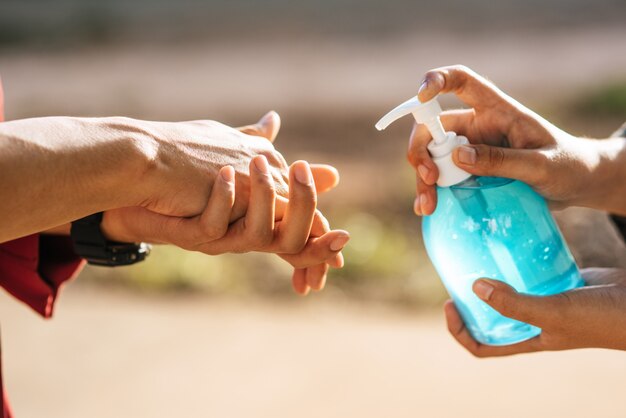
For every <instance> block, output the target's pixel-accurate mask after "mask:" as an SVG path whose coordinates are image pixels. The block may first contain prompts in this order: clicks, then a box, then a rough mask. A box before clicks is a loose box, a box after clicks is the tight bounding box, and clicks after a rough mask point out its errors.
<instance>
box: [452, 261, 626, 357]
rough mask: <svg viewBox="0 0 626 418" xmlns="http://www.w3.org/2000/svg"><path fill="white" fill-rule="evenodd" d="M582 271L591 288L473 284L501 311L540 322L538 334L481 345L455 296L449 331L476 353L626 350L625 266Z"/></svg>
mask: <svg viewBox="0 0 626 418" xmlns="http://www.w3.org/2000/svg"><path fill="white" fill-rule="evenodd" d="M581 273H582V276H583V277H584V279H585V281H586V282H587V287H582V288H579V289H575V290H572V291H569V292H566V293H562V294H558V295H553V296H530V295H526V294H523V293H518V292H516V291H515V290H513V288H511V287H510V286H507V285H506V284H504V283H502V282H499V281H496V280H486V279H482V280H477V281H476V282H475V283H474V292H475V293H476V294H477V296H478V297H480V298H481V299H482V300H483V301H485V302H486V303H487V304H489V305H490V306H491V307H492V308H494V309H495V310H497V311H498V312H500V313H501V314H503V315H505V316H507V317H510V318H514V319H517V320H519V321H524V322H527V323H530V324H532V325H535V326H538V327H541V329H542V330H543V332H542V333H541V334H540V335H538V336H537V337H535V338H532V339H530V340H527V341H524V342H521V343H519V344H513V345H508V346H502V347H496V346H490V345H485V344H480V343H479V342H477V341H475V340H474V339H473V338H472V336H471V335H470V334H469V332H468V330H467V328H466V327H465V324H464V323H463V321H462V320H461V317H460V316H459V313H458V311H457V309H456V308H455V306H454V303H453V302H452V301H448V302H447V303H446V305H445V313H446V320H447V322H448V330H449V331H450V333H451V334H452V335H453V336H454V338H455V339H456V340H457V341H458V342H459V343H460V344H461V345H462V346H463V347H465V348H466V349H467V350H468V351H469V352H470V353H472V354H473V355H475V356H476V357H499V356H508V355H512V354H520V353H529V352H535V351H556V350H568V349H574V348H591V347H596V348H612V349H619V350H626V316H624V311H626V270H621V269H610V268H590V269H585V270H582V271H581Z"/></svg>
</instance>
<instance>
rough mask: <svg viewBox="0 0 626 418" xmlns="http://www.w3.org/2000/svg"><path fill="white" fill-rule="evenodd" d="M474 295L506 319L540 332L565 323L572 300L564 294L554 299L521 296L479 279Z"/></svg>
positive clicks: (505, 287)
mask: <svg viewBox="0 0 626 418" xmlns="http://www.w3.org/2000/svg"><path fill="white" fill-rule="evenodd" d="M472 290H473V291H474V293H475V294H476V295H477V296H478V297H479V298H480V299H482V300H483V301H484V302H485V303H487V304H488V305H489V306H491V307H492V308H493V309H495V310H496V311H498V312H500V313H501V314H502V315H504V316H506V317H508V318H513V319H517V320H518V321H522V322H526V323H528V324H531V325H535V326H538V327H540V328H550V326H551V325H554V324H558V323H559V322H562V321H563V317H564V316H567V314H568V309H569V298H568V297H567V296H566V295H565V294H563V293H561V294H558V295H553V296H532V295H527V294H524V293H519V292H517V291H516V290H515V289H513V288H512V287H511V286H509V285H508V284H506V283H504V282H501V281H498V280H491V279H478V280H476V281H475V282H474V284H473V286H472Z"/></svg>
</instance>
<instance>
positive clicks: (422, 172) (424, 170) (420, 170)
mask: <svg viewBox="0 0 626 418" xmlns="http://www.w3.org/2000/svg"><path fill="white" fill-rule="evenodd" d="M417 171H418V173H420V177H421V178H422V180H423V181H424V183H426V181H427V180H426V179H427V178H428V173H430V170H429V169H428V167H426V166H425V165H423V164H420V165H418V166H417Z"/></svg>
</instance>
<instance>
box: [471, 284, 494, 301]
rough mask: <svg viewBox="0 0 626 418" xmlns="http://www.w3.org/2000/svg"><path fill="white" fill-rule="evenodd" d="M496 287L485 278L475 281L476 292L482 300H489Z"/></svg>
mask: <svg viewBox="0 0 626 418" xmlns="http://www.w3.org/2000/svg"><path fill="white" fill-rule="evenodd" d="M494 290H495V288H494V287H493V286H492V285H490V284H489V283H487V282H486V281H484V280H478V281H476V283H474V293H476V295H477V296H478V297H479V298H481V299H482V300H485V301H487V300H489V298H490V297H491V294H492V293H493V291H494Z"/></svg>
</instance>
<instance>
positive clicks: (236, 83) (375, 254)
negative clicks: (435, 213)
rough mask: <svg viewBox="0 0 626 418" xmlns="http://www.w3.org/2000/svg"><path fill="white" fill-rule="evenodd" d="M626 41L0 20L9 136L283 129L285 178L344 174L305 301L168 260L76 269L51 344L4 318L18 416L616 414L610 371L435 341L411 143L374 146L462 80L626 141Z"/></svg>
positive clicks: (551, 18) (595, 235)
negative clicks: (459, 71)
mask: <svg viewBox="0 0 626 418" xmlns="http://www.w3.org/2000/svg"><path fill="white" fill-rule="evenodd" d="M625 19H626V3H625V2H623V1H619V0H595V1H594V2H586V1H579V0H549V1H546V0H527V1H523V2H522V1H515V0H500V1H498V2H493V1H486V0H447V1H439V2H420V1H409V0H386V1H384V2H383V1H374V0H333V1H330V0H319V1H316V2H305V1H293V0H291V1H288V0H267V1H253V0H245V1H244V0H229V1H227V0H213V1H200V0H195V1H194V0H178V1H175V2H174V1H165V0H158V1H157V0H133V1H131V0H108V1H106V2H103V1H96V0H57V1H55V2H50V1H45V0H2V2H0V76H2V80H3V84H4V89H5V98H6V112H7V115H6V116H7V118H8V119H19V118H27V117H33V116H43V115H78V116H111V115H125V116H130V117H135V118H143V119H155V120H156V119H162V120H173V121H174V120H191V119H200V118H208V119H215V120H219V121H221V122H224V123H226V124H229V125H233V126H239V125H245V124H249V123H253V122H255V121H256V120H257V119H258V118H259V117H261V116H262V115H263V114H264V113H265V112H267V111H268V110H270V109H274V110H276V111H278V112H279V113H280V115H281V116H282V119H283V129H282V131H281V134H280V135H279V137H278V139H277V141H276V147H277V148H278V149H279V150H280V151H281V152H282V153H283V155H284V156H285V157H286V159H287V160H288V161H293V160H295V159H307V160H309V161H312V162H326V163H330V164H333V165H335V166H336V167H337V168H338V169H339V171H340V173H341V176H342V181H341V184H340V185H339V187H338V188H337V189H336V190H334V191H332V192H330V193H328V194H327V195H325V196H323V197H322V198H321V203H320V207H321V209H322V210H323V211H324V212H325V214H326V215H327V217H328V218H329V219H330V221H331V224H332V226H333V227H337V228H343V229H347V230H349V231H350V232H351V234H352V240H351V242H350V244H349V245H348V247H347V248H346V250H345V258H346V267H345V268H344V269H343V270H340V271H333V272H331V274H330V277H329V282H328V285H327V288H326V290H325V291H324V292H323V293H320V294H313V295H310V296H309V297H308V298H306V299H303V298H299V297H296V296H295V295H293V294H292V292H291V290H290V281H289V278H290V268H289V266H287V265H286V264H284V263H282V262H281V261H280V260H279V259H278V258H276V257H271V256H268V255H264V254H247V255H225V256H220V257H209V256H204V255H201V254H195V253H186V252H183V251H179V250H176V249H173V248H167V247H159V248H156V249H154V252H153V255H152V256H151V257H150V258H149V259H148V261H146V262H145V263H142V264H140V265H137V266H134V267H130V268H124V269H114V270H110V269H102V268H100V269H99V268H92V267H89V268H87V269H86V270H85V271H84V272H83V273H82V275H81V277H80V279H79V280H77V281H75V282H73V283H72V284H70V285H69V286H68V287H67V288H66V289H65V290H66V291H65V293H64V294H63V295H62V296H61V300H60V301H59V304H58V306H57V308H56V317H55V319H54V320H53V321H51V322H44V321H43V320H40V319H39V318H37V317H36V316H35V315H34V314H32V313H31V312H29V311H28V310H27V309H26V308H25V307H23V306H21V305H19V304H17V303H16V302H13V301H11V300H10V299H9V298H8V297H6V296H3V297H2V303H1V304H0V315H1V319H2V328H3V329H2V331H3V341H2V343H3V361H4V371H5V384H6V386H7V388H8V390H9V394H10V398H11V399H12V403H13V406H14V409H15V411H16V413H17V416H18V417H39V416H46V417H85V416H90V417H108V416H113V415H115V416H133V417H161V416H193V417H196V416H197V417H204V416H219V417H290V416H295V415H296V414H297V415H298V416H302V417H309V416H311V417H313V416H320V415H324V416H329V417H345V416H361V417H370V416H371V417H378V416H394V417H404V416H407V417H408V416H416V415H420V416H426V417H456V416H468V417H474V416H482V417H501V416H507V417H517V416H519V417H525V416H528V415H530V414H531V413H532V414H535V415H537V414H538V415H539V416H554V417H556V416H558V417H561V416H563V417H566V416H567V417H588V416H591V414H593V415H594V416H602V417H623V416H625V415H626V411H625V410H624V409H623V405H622V402H621V401H620V396H621V393H622V392H623V387H624V384H626V377H625V376H626V362H625V361H624V358H623V354H621V353H612V352H606V351H600V350H585V351H578V352H571V353H544V354H538V355H532V356H526V357H520V358H512V359H498V360H487V361H484V360H483V361H479V360H476V359H474V358H472V357H471V356H470V355H469V354H467V353H465V352H464V351H463V350H462V349H461V348H460V347H458V346H457V345H456V343H455V342H454V341H453V340H452V338H451V337H449V336H448V335H447V331H446V330H445V325H444V323H443V320H442V318H441V304H442V302H443V301H444V300H445V299H446V293H445V290H444V289H443V287H442V286H441V284H440V283H439V280H438V278H437V275H436V273H435V271H434V269H433V267H432V266H431V264H430V262H429V261H428V258H427V256H426V254H425V252H424V247H423V244H422V242H421V231H420V220H419V219H418V218H417V217H415V216H414V215H413V213H412V209H411V208H412V202H413V199H414V172H413V171H412V170H411V169H410V167H409V166H408V164H407V163H406V158H405V152H406V148H407V138H408V134H409V132H410V128H411V122H410V120H409V119H408V118H405V119H404V120H403V121H402V122H399V123H397V124H394V125H392V127H390V128H389V129H388V130H387V131H385V133H384V134H382V133H379V132H377V131H376V130H375V129H374V127H373V125H374V123H375V122H376V121H377V120H378V118H379V117H380V116H382V115H383V114H384V113H386V112H387V111H388V110H389V109H390V108H391V107H393V106H395V105H396V104H397V103H399V102H401V101H403V100H405V99H407V98H408V97H410V96H412V95H414V94H416V92H417V88H418V86H419V84H420V82H421V77H422V75H423V73H424V72H425V71H427V70H428V69H431V68H434V67H437V66H442V65H449V64H457V63H462V64H465V65H468V66H470V67H472V68H473V69H474V70H476V71H477V72H479V73H481V74H483V75H485V76H487V77H488V78H490V79H491V80H493V81H494V82H495V83H496V84H497V85H498V86H500V87H501V88H502V89H503V90H505V91H506V92H508V93H509V94H511V95H512V96H514V97H515V98H517V99H519V100H520V101H521V102H522V103H524V104H526V105H528V106H529V107H530V108H532V109H533V110H535V111H537V112H539V113H540V114H542V115H543V116H545V117H546V118H547V119H549V120H551V121H553V122H555V123H556V124H557V125H559V126H560V127H562V128H564V129H565V130H567V131H569V132H571V133H575V134H578V135H587V136H591V137H599V138H603V137H607V136H609V135H610V134H611V132H613V131H614V130H616V129H617V128H618V127H619V126H620V125H621V124H622V123H623V122H624V121H626V25H625V24H624V21H625ZM443 102H444V105H445V106H447V107H453V106H460V105H461V104H460V103H458V102H457V101H455V100H454V99H453V98H446V99H445V100H444V101H443ZM557 216H558V219H559V221H560V222H561V225H562V229H563V231H564V234H565V235H566V238H568V240H569V241H570V244H571V246H572V249H573V252H574V253H575V256H576V258H577V260H578V262H579V264H581V265H582V266H622V267H626V247H624V244H623V242H622V241H620V240H619V238H618V236H617V234H616V232H615V230H614V228H613V227H612V225H611V224H610V223H609V222H608V220H607V219H606V216H605V215H604V214H601V213H598V212H594V211H589V210H582V209H573V210H568V211H565V212H562V213H560V214H558V215H557ZM529 399H531V400H533V402H532V404H531V405H529V404H527V402H528V400H529Z"/></svg>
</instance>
